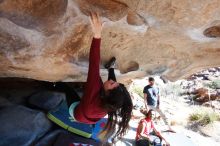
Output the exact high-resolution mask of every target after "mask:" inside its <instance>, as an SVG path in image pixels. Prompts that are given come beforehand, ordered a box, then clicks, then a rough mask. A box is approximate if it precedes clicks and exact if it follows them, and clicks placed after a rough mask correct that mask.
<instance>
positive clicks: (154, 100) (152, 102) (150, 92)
mask: <svg viewBox="0 0 220 146" xmlns="http://www.w3.org/2000/svg"><path fill="white" fill-rule="evenodd" d="M148 82H149V84H148V85H147V86H145V87H144V90H143V93H144V104H145V108H146V110H150V109H153V110H155V111H157V112H158V113H159V114H160V116H161V117H162V119H163V120H164V122H165V124H166V125H168V127H169V130H170V131H173V130H172V129H171V127H170V126H169V124H168V119H167V118H166V116H165V115H164V113H163V112H162V111H161V110H160V96H159V88H157V87H155V86H154V83H155V80H154V78H153V77H149V79H148Z"/></svg>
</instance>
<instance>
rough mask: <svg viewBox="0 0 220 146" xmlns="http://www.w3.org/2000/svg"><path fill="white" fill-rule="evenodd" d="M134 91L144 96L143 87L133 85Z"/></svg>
mask: <svg viewBox="0 0 220 146" xmlns="http://www.w3.org/2000/svg"><path fill="white" fill-rule="evenodd" d="M132 91H133V92H134V93H136V94H138V95H139V96H140V97H142V98H144V93H143V87H140V86H133V87H132Z"/></svg>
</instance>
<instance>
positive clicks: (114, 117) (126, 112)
mask: <svg viewBox="0 0 220 146" xmlns="http://www.w3.org/2000/svg"><path fill="white" fill-rule="evenodd" d="M102 104H103V107H104V108H105V109H106V110H107V111H108V122H107V124H106V126H105V128H104V130H103V131H107V134H106V138H108V137H110V136H111V135H112V133H113V132H112V130H113V131H114V132H115V129H116V125H117V124H118V130H117V132H116V133H115V135H114V137H117V136H123V135H124V134H125V133H126V131H127V129H128V127H129V121H130V119H131V112H132V107H133V104H132V100H131V97H130V94H129V93H128V91H127V89H126V87H125V86H124V85H123V84H119V86H118V87H117V88H115V89H112V90H110V91H109V94H108V95H105V97H104V98H103V102H102Z"/></svg>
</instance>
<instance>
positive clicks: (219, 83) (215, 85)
mask: <svg viewBox="0 0 220 146" xmlns="http://www.w3.org/2000/svg"><path fill="white" fill-rule="evenodd" d="M204 86H206V87H209V88H211V89H220V80H219V79H217V80H214V81H212V82H210V83H207V84H205V85H204Z"/></svg>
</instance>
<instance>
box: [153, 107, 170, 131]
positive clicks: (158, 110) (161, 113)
mask: <svg viewBox="0 0 220 146" xmlns="http://www.w3.org/2000/svg"><path fill="white" fill-rule="evenodd" d="M156 111H157V112H158V113H159V114H160V116H161V118H162V119H163V121H164V123H165V124H166V125H167V126H168V128H169V129H171V127H170V125H169V122H168V118H167V117H166V116H165V114H164V113H163V112H162V111H161V109H158V108H156Z"/></svg>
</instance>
